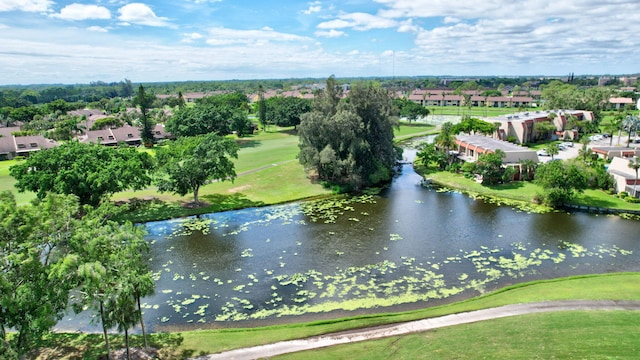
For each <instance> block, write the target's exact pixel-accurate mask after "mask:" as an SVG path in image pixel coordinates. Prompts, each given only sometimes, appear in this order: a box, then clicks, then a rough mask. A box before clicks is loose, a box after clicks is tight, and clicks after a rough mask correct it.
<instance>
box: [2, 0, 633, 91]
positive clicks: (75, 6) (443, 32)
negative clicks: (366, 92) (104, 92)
mask: <svg viewBox="0 0 640 360" xmlns="http://www.w3.org/2000/svg"><path fill="white" fill-rule="evenodd" d="M141 1H143V2H134V1H126V0H82V1H79V2H74V0H56V1H54V0H0V84H33V83H88V82H91V81H98V80H100V81H119V80H122V79H125V78H127V79H130V80H132V81H133V82H151V81H183V80H227V79H261V78H299V77H327V76H329V75H331V74H335V75H336V76H337V77H351V76H393V75H395V76H404V75H409V76H413V75H455V76H464V75H502V76H506V75H566V74H569V73H571V72H573V73H575V74H576V75H581V74H614V75H620V74H629V73H637V72H640V1H639V0H457V1H456V0H368V1H367V0H344V1H337V0H336V1H333V0H327V1H325V0H321V1H311V2H308V1H292V0H154V1H151V0H141Z"/></svg>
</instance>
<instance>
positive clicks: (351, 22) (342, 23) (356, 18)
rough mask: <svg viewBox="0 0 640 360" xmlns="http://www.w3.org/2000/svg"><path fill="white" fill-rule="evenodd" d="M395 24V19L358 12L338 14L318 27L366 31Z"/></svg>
mask: <svg viewBox="0 0 640 360" xmlns="http://www.w3.org/2000/svg"><path fill="white" fill-rule="evenodd" d="M395 26H398V23H397V22H396V21H395V20H391V19H388V18H383V17H380V16H376V15H371V14H367V13H362V12H356V13H349V14H342V15H339V16H338V19H334V20H330V21H325V22H322V23H320V24H318V29H343V28H353V29H354V30H359V31H366V30H371V29H387V28H391V27H395Z"/></svg>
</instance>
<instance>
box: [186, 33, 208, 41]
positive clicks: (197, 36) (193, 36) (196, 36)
mask: <svg viewBox="0 0 640 360" xmlns="http://www.w3.org/2000/svg"><path fill="white" fill-rule="evenodd" d="M203 37H204V36H202V34H200V33H196V32H194V33H189V34H182V42H184V43H192V42H194V41H196V40H200V39H202V38H203Z"/></svg>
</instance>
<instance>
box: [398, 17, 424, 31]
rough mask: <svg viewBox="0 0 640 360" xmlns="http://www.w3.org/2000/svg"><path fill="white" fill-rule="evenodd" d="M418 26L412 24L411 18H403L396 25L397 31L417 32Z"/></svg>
mask: <svg viewBox="0 0 640 360" xmlns="http://www.w3.org/2000/svg"><path fill="white" fill-rule="evenodd" d="M418 31H420V27H419V26H417V25H414V24H413V20H412V19H408V20H405V21H403V22H401V23H400V24H399V25H398V32H409V33H417V32H418Z"/></svg>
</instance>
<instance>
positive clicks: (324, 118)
mask: <svg viewBox="0 0 640 360" xmlns="http://www.w3.org/2000/svg"><path fill="white" fill-rule="evenodd" d="M340 99H341V88H340V86H339V85H338V84H337V82H336V81H335V79H334V78H333V77H330V78H329V79H328V80H327V86H326V88H325V90H324V91H322V92H319V93H317V96H316V99H315V101H314V104H313V110H312V111H311V112H309V113H306V114H304V115H302V118H301V119H302V121H301V123H300V129H299V134H300V144H299V147H300V153H299V155H298V158H299V160H300V163H301V164H303V165H304V166H305V167H306V168H307V169H313V170H315V171H316V172H317V174H318V177H319V178H320V179H322V180H325V181H328V182H330V183H333V184H337V185H346V186H348V187H350V188H352V189H355V190H359V189H362V188H363V187H366V186H370V185H373V184H377V183H382V182H385V181H389V180H390V179H391V176H392V172H393V166H394V164H395V161H396V160H397V159H398V158H399V151H398V149H397V148H396V147H395V146H394V144H393V128H394V127H395V126H397V124H398V122H397V118H396V117H395V114H394V113H393V110H394V106H393V102H392V99H391V97H390V95H389V93H388V92H387V91H386V90H384V89H382V88H380V87H379V86H376V85H374V84H367V85H364V84H361V85H357V86H354V87H352V89H351V91H350V92H349V95H348V97H347V98H346V99H344V101H341V100H340Z"/></svg>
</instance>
